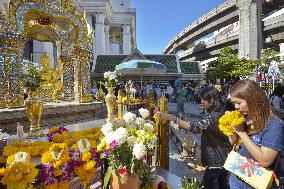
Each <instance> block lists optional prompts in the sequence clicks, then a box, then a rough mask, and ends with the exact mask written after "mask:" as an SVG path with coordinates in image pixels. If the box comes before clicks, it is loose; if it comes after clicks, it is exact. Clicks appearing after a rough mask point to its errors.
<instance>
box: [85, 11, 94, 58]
mask: <svg viewBox="0 0 284 189" xmlns="http://www.w3.org/2000/svg"><path fill="white" fill-rule="evenodd" d="M86 20H87V23H88V24H89V25H90V27H91V29H94V26H93V15H89V16H87V17H86ZM95 45H96V44H95V36H94V37H93V55H94V57H95V48H96V46H95ZM93 61H94V60H93Z"/></svg>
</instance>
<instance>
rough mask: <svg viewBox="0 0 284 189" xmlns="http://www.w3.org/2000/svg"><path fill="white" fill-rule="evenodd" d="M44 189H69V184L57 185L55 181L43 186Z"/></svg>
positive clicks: (66, 182) (64, 182)
mask: <svg viewBox="0 0 284 189" xmlns="http://www.w3.org/2000/svg"><path fill="white" fill-rule="evenodd" d="M44 189H69V182H68V181H61V182H59V183H58V181H57V180H55V181H54V184H49V185H45V186H44Z"/></svg>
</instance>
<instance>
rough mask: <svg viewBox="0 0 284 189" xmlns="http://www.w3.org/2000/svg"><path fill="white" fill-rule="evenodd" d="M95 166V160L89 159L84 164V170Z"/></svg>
mask: <svg viewBox="0 0 284 189" xmlns="http://www.w3.org/2000/svg"><path fill="white" fill-rule="evenodd" d="M95 166H96V162H95V161H89V162H88V163H87V164H86V165H85V167H84V168H85V170H91V169H94V168H95Z"/></svg>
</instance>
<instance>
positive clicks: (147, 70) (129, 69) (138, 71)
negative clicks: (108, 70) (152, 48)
mask: <svg viewBox="0 0 284 189" xmlns="http://www.w3.org/2000/svg"><path fill="white" fill-rule="evenodd" d="M115 70H116V71H117V72H119V73H122V74H123V75H141V76H142V75H152V74H159V73H166V66H165V65H164V64H161V63H159V62H156V61H152V60H129V61H127V62H123V63H121V64H118V65H116V67H115Z"/></svg>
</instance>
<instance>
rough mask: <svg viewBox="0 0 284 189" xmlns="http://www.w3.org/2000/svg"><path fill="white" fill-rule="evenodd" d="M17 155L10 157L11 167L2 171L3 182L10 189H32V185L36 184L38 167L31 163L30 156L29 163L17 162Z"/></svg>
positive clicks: (0, 171) (0, 172)
mask: <svg viewBox="0 0 284 189" xmlns="http://www.w3.org/2000/svg"><path fill="white" fill-rule="evenodd" d="M15 156H16V154H13V155H12V156H9V157H8V160H9V162H8V160H7V163H8V164H9V167H8V168H6V169H4V168H2V169H1V170H0V175H1V176H2V178H1V182H2V183H3V184H4V185H7V186H8V188H17V189H26V188H31V183H32V182H34V180H35V178H36V176H37V174H38V170H37V169H36V165H35V164H34V163H31V162H30V155H29V154H28V158H27V160H28V161H27V162H15Z"/></svg>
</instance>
